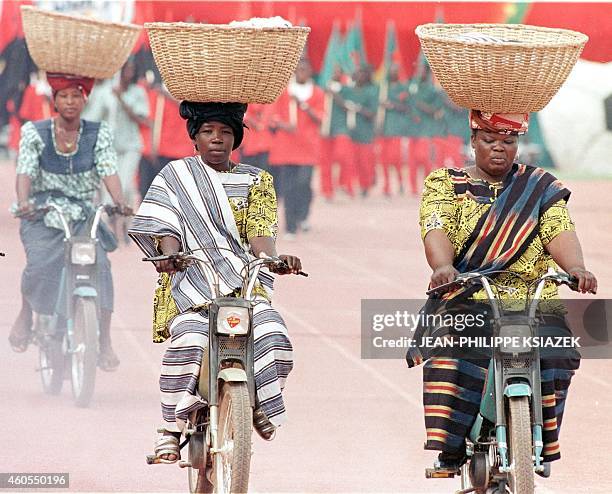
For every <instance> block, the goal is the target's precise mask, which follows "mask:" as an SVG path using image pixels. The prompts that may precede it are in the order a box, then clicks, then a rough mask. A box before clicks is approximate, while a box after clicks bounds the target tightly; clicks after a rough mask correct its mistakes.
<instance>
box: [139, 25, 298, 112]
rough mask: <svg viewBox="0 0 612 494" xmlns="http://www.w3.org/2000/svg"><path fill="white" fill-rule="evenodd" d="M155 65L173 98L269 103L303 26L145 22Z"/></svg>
mask: <svg viewBox="0 0 612 494" xmlns="http://www.w3.org/2000/svg"><path fill="white" fill-rule="evenodd" d="M145 29H146V30H147V32H148V34H149V40H150V42H151V49H152V50H153V56H154V58H155V63H156V64H157V67H158V68H159V71H160V73H161V76H162V79H163V81H164V83H165V84H166V87H167V88H168V91H170V93H171V94H172V96H174V97H175V98H176V99H179V100H189V101H199V102H211V101H218V102H225V103H226V102H241V103H272V102H273V101H274V100H275V99H276V98H278V96H279V95H280V94H281V93H282V91H283V89H284V88H285V87H286V86H287V83H288V82H289V78H290V77H291V75H292V74H293V72H294V71H295V68H296V66H297V63H298V61H299V59H300V55H301V54H302V50H303V49H304V44H305V43H306V38H307V37H308V33H309V32H310V28H308V27H274V28H250V27H231V26H227V25H217V24H189V23H183V22H177V23H164V22H152V23H145Z"/></svg>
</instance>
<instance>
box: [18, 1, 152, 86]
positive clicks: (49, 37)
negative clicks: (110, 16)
mask: <svg viewBox="0 0 612 494" xmlns="http://www.w3.org/2000/svg"><path fill="white" fill-rule="evenodd" d="M21 17H22V20H23V31H24V33H25V38H26V43H27V45H28V50H29V51H30V55H31V56H32V58H33V59H34V62H36V65H38V67H39V68H41V69H43V70H46V71H48V72H63V73H66V74H74V75H80V76H85V77H93V78H94V79H106V78H109V77H112V76H113V74H115V73H116V72H117V71H118V70H119V69H120V68H121V66H122V65H123V64H124V63H125V61H126V60H127V58H128V56H129V55H130V52H131V51H132V48H133V47H134V44H135V43H136V40H137V39H138V35H139V34H140V31H141V29H142V28H141V26H136V25H133V24H117V23H113V22H106V21H99V20H94V19H91V18H89V17H83V16H77V15H67V14H60V13H56V12H49V11H46V10H41V9H37V8H34V7H30V6H22V7H21Z"/></svg>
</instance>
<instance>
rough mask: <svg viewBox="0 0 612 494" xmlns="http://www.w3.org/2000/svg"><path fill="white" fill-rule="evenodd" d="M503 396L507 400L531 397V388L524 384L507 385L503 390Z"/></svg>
mask: <svg viewBox="0 0 612 494" xmlns="http://www.w3.org/2000/svg"><path fill="white" fill-rule="evenodd" d="M504 395H505V396H507V397H508V398H512V397H515V396H531V387H530V386H529V384H525V383H514V384H508V386H506V389H504Z"/></svg>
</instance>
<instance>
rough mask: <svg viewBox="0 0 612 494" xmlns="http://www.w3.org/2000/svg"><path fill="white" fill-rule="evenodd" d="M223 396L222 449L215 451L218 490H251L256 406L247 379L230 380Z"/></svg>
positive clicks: (213, 474)
mask: <svg viewBox="0 0 612 494" xmlns="http://www.w3.org/2000/svg"><path fill="white" fill-rule="evenodd" d="M220 398H221V399H220V400H219V432H218V434H219V435H218V437H219V449H221V451H222V452H221V453H219V454H215V455H213V461H212V467H213V470H212V478H213V482H214V491H215V492H219V493H230V492H231V493H239V492H247V491H248V488H249V472H250V469H251V434H252V431H253V409H252V408H251V400H250V398H249V388H248V386H247V383H245V382H226V383H224V384H223V387H222V388H221V397H220Z"/></svg>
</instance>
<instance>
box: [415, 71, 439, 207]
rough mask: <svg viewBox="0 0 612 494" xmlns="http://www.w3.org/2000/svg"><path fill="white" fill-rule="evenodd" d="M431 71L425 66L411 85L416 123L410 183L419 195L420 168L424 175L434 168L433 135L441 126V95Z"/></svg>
mask: <svg viewBox="0 0 612 494" xmlns="http://www.w3.org/2000/svg"><path fill="white" fill-rule="evenodd" d="M430 73H431V71H430V69H429V68H428V67H427V68H425V70H424V71H423V74H422V75H417V76H416V77H414V78H413V79H412V80H411V81H410V85H409V88H410V93H411V95H412V99H413V105H414V108H415V116H414V121H415V123H416V125H415V128H414V133H413V134H412V137H413V138H412V141H411V143H410V144H411V146H410V149H409V153H408V183H409V184H410V191H411V192H412V194H413V195H417V194H418V190H419V188H418V187H417V182H418V172H419V169H420V168H423V172H424V173H423V176H424V177H426V176H427V175H429V173H431V171H432V169H433V156H432V155H433V146H432V137H433V135H434V133H435V129H436V127H438V126H439V123H438V122H436V120H435V114H436V112H437V111H438V110H439V108H438V107H437V105H438V104H439V103H438V100H439V96H438V94H437V91H436V89H435V87H434V85H433V84H432V82H431V78H430V76H429V74H430Z"/></svg>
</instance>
